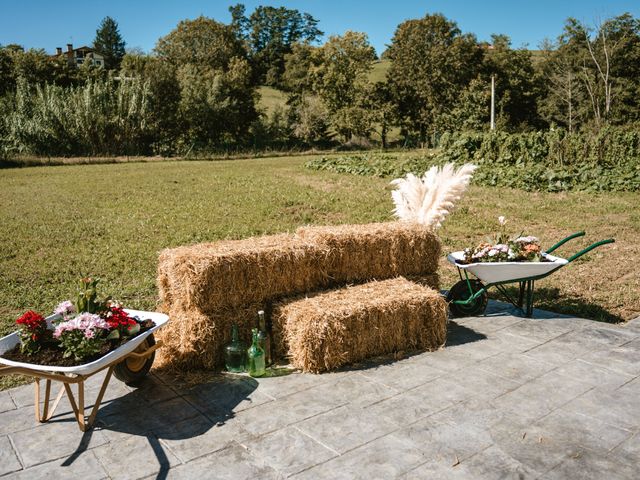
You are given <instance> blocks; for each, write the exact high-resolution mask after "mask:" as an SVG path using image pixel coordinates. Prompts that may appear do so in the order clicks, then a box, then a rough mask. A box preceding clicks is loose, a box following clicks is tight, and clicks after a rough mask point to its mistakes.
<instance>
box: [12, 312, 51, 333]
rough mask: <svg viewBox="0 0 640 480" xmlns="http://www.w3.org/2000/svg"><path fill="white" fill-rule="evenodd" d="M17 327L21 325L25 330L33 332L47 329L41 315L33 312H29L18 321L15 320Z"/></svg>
mask: <svg viewBox="0 0 640 480" xmlns="http://www.w3.org/2000/svg"><path fill="white" fill-rule="evenodd" d="M16 323H17V324H18V325H23V326H24V327H25V328H26V329H27V330H30V331H32V332H35V331H37V330H40V329H42V328H46V327H47V322H46V320H45V319H44V317H43V316H42V315H40V314H39V313H36V312H34V311H33V310H29V311H28V312H26V313H25V314H24V315H22V316H21V317H20V318H19V319H17V320H16Z"/></svg>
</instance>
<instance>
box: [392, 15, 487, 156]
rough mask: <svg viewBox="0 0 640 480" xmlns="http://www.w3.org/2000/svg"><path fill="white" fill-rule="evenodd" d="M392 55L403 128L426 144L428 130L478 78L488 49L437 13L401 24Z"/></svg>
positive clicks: (435, 127) (437, 126)
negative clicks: (473, 79) (415, 134)
mask: <svg viewBox="0 0 640 480" xmlns="http://www.w3.org/2000/svg"><path fill="white" fill-rule="evenodd" d="M387 54H388V57H389V59H390V60H391V67H390V68H389V71H388V73H387V78H388V81H389V83H390V88H391V90H392V92H393V96H394V99H395V102H396V105H397V107H398V114H399V116H400V126H401V128H402V129H403V131H405V132H407V133H408V132H416V133H417V134H418V135H419V139H420V142H421V143H425V142H426V141H427V134H428V133H431V134H432V135H433V134H435V133H436V132H437V131H439V130H440V129H442V128H443V127H444V125H443V120H445V118H446V117H445V114H447V113H449V112H450V110H451V109H452V108H453V106H454V105H455V102H456V100H457V98H458V96H459V95H460V93H461V92H462V90H463V89H464V88H465V87H466V86H467V85H468V84H469V82H470V81H471V79H472V78H475V77H476V76H477V74H478V72H479V69H480V65H481V63H482V57H483V52H482V50H481V49H480V47H479V46H478V44H477V41H476V38H475V36H473V35H471V34H462V33H461V32H460V29H459V28H458V26H457V25H456V23H455V22H452V21H450V20H448V19H447V18H445V17H444V16H443V15H441V14H434V15H426V16H425V17H424V18H421V19H417V20H407V21H405V22H403V23H401V24H400V25H399V26H398V28H397V29H396V32H395V34H394V36H393V39H392V43H391V46H390V47H389V49H388V53H387Z"/></svg>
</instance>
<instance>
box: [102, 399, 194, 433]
mask: <svg viewBox="0 0 640 480" xmlns="http://www.w3.org/2000/svg"><path fill="white" fill-rule="evenodd" d="M201 416H202V414H201V413H200V412H199V411H198V410H196V409H195V408H194V407H193V406H192V405H191V404H189V403H188V402H187V401H186V400H184V399H182V398H174V399H171V400H167V401H165V402H160V403H156V404H155V405H152V406H149V405H147V404H146V403H145V402H140V401H137V400H136V399H135V398H127V399H123V400H121V401H114V402H112V403H110V404H109V405H107V406H106V407H105V408H104V409H102V410H101V411H100V413H99V414H98V420H97V422H96V423H97V425H98V426H100V427H101V428H102V429H103V430H104V431H105V433H107V436H109V437H110V438H115V437H117V436H118V435H113V434H112V433H111V432H121V433H124V434H130V435H139V436H144V435H146V434H147V433H148V432H150V431H151V430H153V429H157V428H162V427H164V426H167V425H175V424H177V423H179V422H181V421H183V420H187V419H193V418H196V417H201Z"/></svg>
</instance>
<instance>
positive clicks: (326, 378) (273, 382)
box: [255, 372, 351, 398]
mask: <svg viewBox="0 0 640 480" xmlns="http://www.w3.org/2000/svg"><path fill="white" fill-rule="evenodd" d="M350 374H351V372H334V373H323V374H322V375H314V374H311V373H300V372H293V373H288V374H285V375H282V376H273V377H262V378H259V379H255V381H257V382H258V390H259V391H260V392H261V393H264V394H266V395H269V396H270V397H272V398H284V397H286V396H288V395H291V394H293V393H297V392H301V391H303V390H308V389H309V388H312V387H316V386H318V385H320V384H321V383H326V382H331V381H334V380H336V379H338V378H341V377H344V376H345V375H350Z"/></svg>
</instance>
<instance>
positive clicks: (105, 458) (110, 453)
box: [92, 435, 180, 478]
mask: <svg viewBox="0 0 640 480" xmlns="http://www.w3.org/2000/svg"><path fill="white" fill-rule="evenodd" d="M92 452H93V453H94V454H95V455H96V456H97V457H98V460H99V461H100V463H101V464H102V466H103V468H104V469H105V470H106V472H107V474H108V475H109V477H110V478H142V477H146V476H148V475H154V474H155V475H158V474H159V473H160V472H166V471H168V470H169V468H171V467H172V466H176V465H178V464H180V460H178V459H177V458H176V457H175V456H174V455H173V453H171V452H170V451H169V450H168V449H167V448H163V447H162V445H161V444H160V442H159V440H158V439H157V438H156V437H154V436H153V435H149V436H148V437H142V436H137V435H128V436H127V437H125V438H121V439H120V440H119V441H118V442H110V443H108V444H106V445H103V446H101V447H97V448H95V449H94V450H92ZM140 460H142V461H140ZM159 476H160V475H159ZM160 477H161V476H160Z"/></svg>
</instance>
